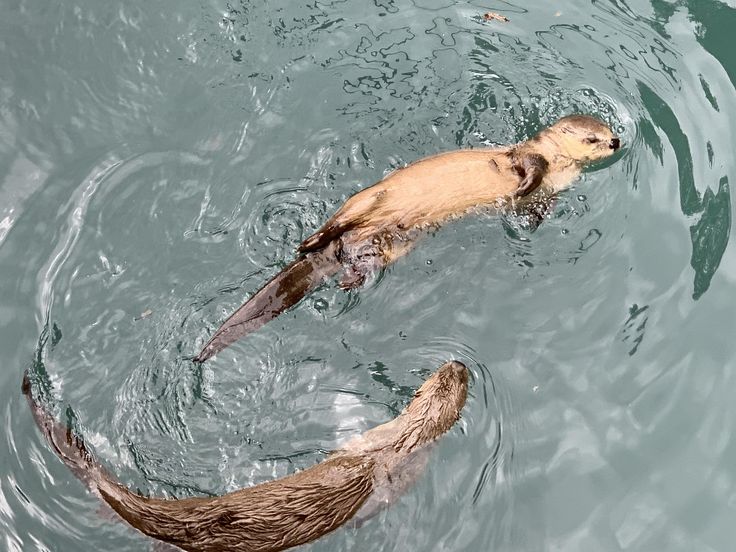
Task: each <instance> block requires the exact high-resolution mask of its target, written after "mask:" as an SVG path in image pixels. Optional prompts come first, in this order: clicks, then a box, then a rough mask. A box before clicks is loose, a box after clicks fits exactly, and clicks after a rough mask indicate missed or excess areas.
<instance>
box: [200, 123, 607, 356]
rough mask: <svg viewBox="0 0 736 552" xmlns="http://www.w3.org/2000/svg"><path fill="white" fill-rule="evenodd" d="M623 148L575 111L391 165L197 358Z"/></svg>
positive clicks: (553, 188)
mask: <svg viewBox="0 0 736 552" xmlns="http://www.w3.org/2000/svg"><path fill="white" fill-rule="evenodd" d="M619 146H620V142H619V139H618V138H617V137H616V136H614V134H613V133H612V132H611V130H610V129H609V128H608V127H607V126H606V125H605V124H604V123H603V122H601V121H599V120H598V119H595V118H593V117H589V116H586V115H571V116H568V117H564V118H562V119H560V120H559V121H557V122H556V123H555V124H554V125H552V126H551V127H549V128H547V129H545V130H543V131H541V132H540V133H539V134H537V135H536V136H534V137H533V138H532V139H530V140H528V141H526V142H522V143H520V144H516V145H514V146H509V147H503V148H493V149H486V150H459V151H453V152H448V153H442V154H439V155H435V156H433V157H427V158H425V159H422V160H420V161H417V162H415V163H412V164H411V165H409V166H407V167H406V168H403V169H399V170H397V171H395V172H393V173H391V174H390V175H388V176H387V177H386V178H384V179H383V180H381V181H380V182H378V183H377V184H374V185H373V186H371V187H370V188H366V189H365V190H363V191H361V192H358V193H357V194H355V195H354V196H352V197H351V198H350V199H348V200H347V201H346V202H345V204H344V205H343V206H342V207H341V208H340V209H339V210H338V211H337V213H335V214H334V215H333V216H332V217H331V218H330V219H329V220H328V221H327V222H326V223H325V224H324V226H322V228H320V229H319V230H318V231H317V232H316V233H315V234H313V235H312V236H310V237H309V238H307V239H306V240H304V242H303V243H302V244H301V245H300V246H299V254H300V255H299V257H298V258H297V259H296V261H294V262H293V263H291V264H290V265H288V266H287V267H286V268H285V269H284V270H282V271H281V272H280V273H279V274H277V275H276V276H275V277H274V278H273V279H272V280H271V281H270V282H268V283H267V284H266V285H265V286H264V287H263V288H261V289H260V290H259V291H258V292H256V293H255V294H254V295H252V296H251V297H250V299H248V301H246V302H245V303H244V304H243V305H242V306H241V307H240V308H239V309H238V310H237V311H235V313H233V314H232V315H231V316H230V317H229V318H228V319H227V320H226V321H225V322H224V323H223V324H222V326H220V328H219V329H218V330H217V331H216V332H215V333H214V335H213V336H212V338H211V339H210V340H209V341H208V342H207V344H206V345H205V346H204V347H203V348H202V351H201V352H200V353H199V355H197V356H196V357H195V358H194V361H195V362H204V361H205V360H207V359H208V358H210V357H211V356H213V355H215V354H217V353H218V352H219V351H221V350H222V349H224V348H225V347H227V346H228V345H230V344H231V343H233V342H234V341H236V340H237V339H239V338H240V337H243V336H245V335H247V334H249V333H250V332H253V331H255V330H257V329H258V328H260V327H261V326H262V325H263V324H265V323H266V322H268V321H270V320H272V319H273V318H275V317H276V316H278V314H280V313H281V312H282V311H284V310H285V309H287V308H289V307H291V306H293V305H295V304H296V303H297V302H298V301H299V300H300V299H301V298H302V297H304V295H305V294H307V293H308V292H309V291H311V290H313V289H314V288H315V287H317V286H318V285H319V284H320V283H321V282H323V281H324V280H325V279H327V278H329V277H331V276H333V275H334V274H336V273H338V272H340V270H342V271H343V276H342V280H341V283H340V285H341V287H343V288H353V287H356V286H359V285H361V284H362V283H363V281H364V279H365V277H366V276H367V275H368V274H370V273H371V272H372V271H375V270H376V269H380V268H383V267H385V266H387V265H388V264H390V263H392V262H393V261H394V260H395V259H397V258H398V257H400V256H402V255H404V254H405V253H407V252H408V251H409V250H410V249H411V248H412V247H413V245H414V242H415V241H416V239H417V238H418V237H419V236H420V235H422V234H423V233H424V232H425V231H426V230H427V229H432V228H437V227H439V226H440V225H442V224H443V223H445V222H447V221H449V220H452V219H455V218H458V217H460V216H462V215H465V214H466V213H468V212H471V211H473V210H474V209H478V208H486V209H487V208H496V209H502V208H504V206H506V205H509V204H514V205H523V204H525V203H529V202H530V201H538V200H540V198H545V197H547V198H549V197H550V196H553V195H554V194H556V193H557V192H559V191H561V190H564V189H565V188H567V187H568V186H570V184H571V183H572V181H573V180H574V178H575V177H576V176H577V175H578V174H580V171H581V168H582V167H583V165H585V164H586V163H590V162H592V161H597V160H599V159H603V158H605V157H608V156H610V155H611V154H613V153H614V152H615V151H616V150H617V149H618V148H619ZM535 190H538V193H536V194H533V196H534V197H531V196H530V194H531V193H532V192H534V191H535Z"/></svg>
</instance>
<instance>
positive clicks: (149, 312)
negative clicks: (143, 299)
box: [133, 309, 153, 322]
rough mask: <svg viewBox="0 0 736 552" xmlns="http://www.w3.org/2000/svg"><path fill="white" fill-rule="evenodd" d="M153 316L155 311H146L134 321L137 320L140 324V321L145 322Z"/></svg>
mask: <svg viewBox="0 0 736 552" xmlns="http://www.w3.org/2000/svg"><path fill="white" fill-rule="evenodd" d="M152 314H153V311H152V310H151V309H146V310H144V311H143V312H142V313H141V314H140V315H139V316H136V317H135V318H134V319H133V320H135V321H136V322H138V321H139V320H145V319H146V318H148V317H149V316H151V315H152Z"/></svg>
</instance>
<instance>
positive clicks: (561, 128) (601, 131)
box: [538, 115, 621, 163]
mask: <svg viewBox="0 0 736 552" xmlns="http://www.w3.org/2000/svg"><path fill="white" fill-rule="evenodd" d="M538 139H539V140H540V141H551V142H554V143H555V145H556V147H557V148H558V149H559V150H560V153H561V154H562V155H563V156H564V157H568V158H570V159H572V160H573V161H575V162H577V163H591V162H593V161H598V160H600V159H605V158H606V157H608V156H610V155H613V154H614V153H615V152H616V151H617V150H618V149H619V148H620V147H621V141H620V140H619V138H618V136H616V135H615V134H614V133H613V132H611V129H610V128H608V126H607V125H606V124H605V123H604V122H603V121H600V120H599V119H596V118H595V117H591V116H589V115H568V116H567V117H563V118H562V119H560V120H559V121H557V122H556V123H555V124H553V125H552V126H551V127H549V128H547V129H545V130H543V131H542V132H540V133H539V135H538Z"/></svg>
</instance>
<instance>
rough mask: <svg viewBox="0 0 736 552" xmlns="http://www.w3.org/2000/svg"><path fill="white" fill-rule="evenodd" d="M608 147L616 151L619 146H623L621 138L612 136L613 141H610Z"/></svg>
mask: <svg viewBox="0 0 736 552" xmlns="http://www.w3.org/2000/svg"><path fill="white" fill-rule="evenodd" d="M608 147H609V148H611V149H612V150H613V151H616V150H617V149H618V148H620V147H621V140H619V139H618V138H611V141H610V142H609V143H608Z"/></svg>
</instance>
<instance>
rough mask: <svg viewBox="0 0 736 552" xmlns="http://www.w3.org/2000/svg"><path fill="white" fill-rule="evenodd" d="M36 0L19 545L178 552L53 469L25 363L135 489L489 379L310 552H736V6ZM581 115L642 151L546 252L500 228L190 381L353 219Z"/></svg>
mask: <svg viewBox="0 0 736 552" xmlns="http://www.w3.org/2000/svg"><path fill="white" fill-rule="evenodd" d="M537 4H538V5H537ZM2 7H3V14H4V15H3V17H2V19H1V20H0V75H2V79H0V351H1V352H2V358H3V359H4V369H3V370H2V371H1V372H0V389H1V391H0V393H1V394H2V395H1V398H2V400H1V401H0V403H1V404H3V405H4V408H3V410H4V415H3V420H4V428H3V431H2V437H3V438H2V440H1V441H0V528H1V531H0V538H2V544H0V548H3V549H7V550H9V551H15V550H23V551H25V550H35V549H38V550H54V551H73V550H74V551H76V550H113V549H114V550H120V551H128V550H130V551H133V550H141V549H146V547H149V546H150V544H149V543H150V541H148V540H147V539H145V538H144V537H142V536H140V535H138V534H137V533H136V532H135V531H133V530H132V529H130V528H129V527H127V526H126V525H124V524H122V523H119V522H116V521H111V520H109V519H106V518H105V517H102V516H100V515H99V513H98V503H97V501H96V499H95V498H94V497H93V496H91V495H90V494H89V493H88V492H86V490H85V488H84V487H83V486H82V484H81V483H80V482H78V481H77V480H76V479H75V478H74V476H73V475H72V474H71V473H70V472H69V471H68V470H67V469H66V467H65V466H64V465H62V464H61V463H60V462H59V461H58V460H57V458H56V457H55V456H54V455H53V453H52V452H50V450H49V449H48V447H47V446H46V444H45V443H44V442H43V439H42V437H41V436H40V434H39V433H38V431H36V430H35V427H34V425H33V422H32V420H31V417H30V416H29V412H28V408H27V406H26V404H25V402H24V400H23V397H22V396H21V394H20V381H21V376H22V373H23V370H25V369H30V370H32V371H33V372H34V373H36V374H42V375H43V374H45V375H46V376H47V377H48V378H49V379H50V381H51V382H52V384H53V385H52V389H51V393H50V394H49V395H50V396H49V397H47V398H48V400H49V401H50V404H52V405H53V407H54V408H55V409H56V412H57V414H58V416H59V417H66V418H70V419H73V420H75V423H76V425H77V428H78V430H79V431H80V432H81V433H82V434H83V435H84V436H85V438H86V439H87V440H88V441H89V442H90V443H91V444H92V445H93V448H94V450H95V451H96V453H97V454H98V456H99V458H100V459H101V461H102V462H103V463H104V464H105V465H106V466H108V467H109V468H110V469H111V470H112V471H113V472H114V473H116V474H119V476H120V477H121V479H122V480H123V481H124V482H125V483H126V484H128V485H130V486H132V487H133V488H136V489H139V490H140V491H141V492H144V493H154V494H163V495H166V496H173V497H184V496H192V495H200V494H219V493H223V492H227V491H231V490H234V489H237V488H240V487H242V486H246V485H251V484H255V483H259V482H263V481H267V480H269V479H272V478H274V477H278V476H282V475H285V474H288V473H291V472H293V471H294V470H297V469H303V468H305V467H308V466H311V465H312V464H314V463H315V462H317V461H319V460H320V459H322V458H324V454H325V452H326V451H328V450H330V449H333V448H335V447H336V446H338V444H339V443H340V442H341V441H342V440H344V439H345V438H347V437H349V436H351V435H354V434H355V433H358V432H360V431H363V430H365V429H366V428H368V427H371V426H373V425H375V424H377V423H382V422H384V421H387V420H388V419H390V418H391V417H393V416H395V415H396V414H397V413H398V411H399V410H400V409H401V408H402V407H403V406H404V405H405V404H406V403H407V402H408V400H409V399H410V397H411V395H412V393H413V390H414V389H416V388H417V387H418V386H419V385H420V384H421V382H422V381H423V380H424V378H426V376H427V375H428V374H429V373H430V372H431V371H432V370H433V369H435V368H436V367H437V366H439V365H440V364H441V363H442V362H444V361H445V360H446V359H448V358H457V359H459V360H462V361H463V362H465V363H466V364H467V365H468V366H469V368H470V369H471V371H472V374H473V382H472V387H471V394H470V397H469V400H468V404H467V405H466V407H465V409H464V411H463V420H462V422H461V423H460V424H459V425H458V426H456V427H455V428H454V429H453V430H452V431H451V432H450V433H449V434H448V436H447V437H446V438H444V439H443V440H442V441H441V443H440V444H439V446H438V447H437V448H436V450H435V451H434V453H433V456H432V460H431V462H430V467H429V469H428V471H427V473H426V474H425V476H424V477H423V478H422V479H421V481H420V482H419V483H418V485H417V486H416V487H415V488H413V489H412V490H411V491H410V492H409V493H408V494H407V495H406V496H405V497H404V498H403V499H402V500H401V501H400V502H399V503H398V504H396V505H395V506H394V507H393V508H391V509H389V510H387V511H385V512H384V513H382V514H381V515H380V516H379V517H377V518H376V519H374V520H372V521H371V522H369V523H368V524H366V525H364V526H363V527H362V528H360V529H358V530H355V529H343V530H339V531H337V532H335V533H334V534H332V535H330V536H329V537H327V538H325V539H322V540H320V541H318V542H317V543H315V544H313V545H310V549H312V550H315V551H316V550H320V551H321V550H325V551H326V550H464V551H465V550H467V551H471V550H473V551H474V550H477V551H487V550H494V551H504V550H509V551H511V550H514V551H532V550H534V551H536V550H550V551H554V550H565V551H571V550H584V551H590V550H611V551H614V550H642V551H650V550H668V551H679V550H682V551H688V552H690V551H692V550H717V551H721V550H723V551H726V550H731V549H732V546H733V545H732V543H733V541H734V538H735V537H736V531H735V530H734V528H733V519H734V515H735V514H736V511H734V510H735V509H736V469H735V468H734V466H736V445H735V444H734V442H733V440H732V439H731V435H732V429H733V424H734V419H735V415H736V412H735V411H734V406H733V404H734V402H733V399H732V390H733V388H734V385H736V381H735V380H736V374H734V362H733V360H732V359H733V358H734V357H735V356H736V342H735V341H734V340H733V338H732V335H733V330H732V327H733V312H734V308H736V256H735V255H734V248H733V247H732V246H731V247H729V238H730V230H731V221H732V215H733V201H732V199H731V195H730V181H731V180H732V179H733V177H734V170H735V168H736V164H735V163H734V161H733V152H734V151H736V147H735V146H736V140H735V136H734V135H735V133H736V124H735V123H734V122H733V117H732V116H731V114H732V113H734V112H736V95H735V94H734V82H736V54H734V53H733V47H732V38H731V34H732V32H731V31H732V29H733V28H735V26H736V6H735V5H734V4H733V2H718V1H715V0H711V1H695V0H690V1H689V2H686V1H683V2H677V3H667V2H662V1H659V0H649V1H646V0H641V1H636V2H624V1H621V0H600V1H594V2H584V1H582V2H572V1H569V0H563V1H561V2H554V3H536V4H535V5H534V7H530V6H529V4H528V3H514V2H496V3H493V4H481V3H476V2H470V3H457V2H450V1H448V0H414V1H400V0H374V1H373V2H364V1H357V0H344V1H337V0H335V1H325V2H313V3H294V2H286V1H282V0H276V1H271V2H245V1H243V2H234V3H226V2H219V1H212V2H207V3H201V4H195V3H185V2H170V1H169V2H164V3H145V2H139V1H130V2H125V3H123V4H116V3H106V2H93V1H91V0H80V1H79V2H76V3H74V4H68V3H56V4H52V5H50V4H48V3H44V2H40V1H39V0H21V1H19V2H13V1H9V0H5V1H4V2H2ZM488 10H493V11H496V12H499V13H501V14H503V15H505V16H507V17H508V18H509V19H510V21H509V22H508V23H501V22H497V21H491V22H488V21H485V20H484V18H483V14H484V13H485V12H486V11H488ZM571 112H584V113H590V114H593V115H597V116H599V117H601V118H603V119H604V120H606V121H607V122H608V123H609V124H610V125H611V126H612V128H614V129H616V131H617V132H619V133H620V134H621V136H622V139H623V141H624V142H625V144H626V147H625V149H624V151H623V152H622V153H620V154H619V155H617V157H616V160H615V161H613V162H610V163H606V164H604V165H603V166H599V167H597V168H596V170H593V171H590V172H587V173H586V174H585V175H584V176H583V177H582V178H581V179H580V181H579V182H577V183H576V185H575V187H574V189H573V190H571V191H569V192H567V193H565V194H564V195H563V196H562V197H561V198H560V199H559V201H558V203H557V205H556V207H555V210H554V213H553V216H552V217H551V219H550V220H547V221H545V223H544V224H543V225H542V226H541V227H540V228H539V229H538V230H537V231H536V232H530V231H529V230H528V229H527V228H525V227H524V225H523V224H520V223H519V221H518V220H514V219H509V220H502V219H500V218H497V217H487V216H485V217H484V216H480V217H475V218H469V219H466V220H464V221H461V222H459V223H456V224H453V225H450V226H448V227H446V228H444V229H443V230H441V231H440V232H437V233H436V234H435V235H433V236H431V237H430V238H428V239H426V240H424V241H423V242H422V243H421V244H420V246H419V247H418V248H417V249H416V250H415V251H414V252H412V254H411V255H409V256H408V257H406V258H404V259H402V260H401V261H400V262H398V263H397V264H395V265H394V266H393V267H391V268H390V269H389V270H388V271H386V273H385V274H383V275H382V276H381V277H380V278H378V279H376V281H375V282H373V283H372V284H371V285H369V286H368V287H367V288H365V289H362V290H360V291H357V292H351V293H348V294H346V293H343V292H341V291H339V290H337V289H335V287H334V286H325V287H323V288H321V289H320V290H318V291H317V292H316V293H314V294H313V295H312V296H310V297H309V298H308V299H306V300H305V301H304V302H302V303H301V304H300V305H299V306H298V307H297V308H295V309H294V310H292V311H290V312H289V313H287V314H285V315H284V316H282V317H280V318H279V319H278V320H277V321H275V322H274V323H272V324H270V325H268V326H266V327H264V328H263V329H262V330H260V331H259V332H257V333H256V334H254V335H252V336H250V337H249V338H248V339H246V340H244V341H242V342H239V343H238V344H237V345H236V346H234V347H232V348H231V349H229V350H227V351H226V352H224V353H222V354H220V355H219V356H218V358H217V359H216V360H215V361H213V362H208V363H207V364H206V365H204V367H202V368H198V367H196V366H195V365H193V364H192V363H191V362H190V361H189V360H188V359H189V358H190V357H191V356H192V355H193V354H195V353H196V352H197V351H198V349H199V347H200V346H201V345H202V344H203V343H204V342H205V341H206V339H207V337H208V336H209V335H210V334H211V333H212V332H213V331H214V329H215V328H216V327H217V326H218V325H219V323H220V322H221V321H222V320H223V318H224V317H225V316H226V315H227V314H228V313H229V312H231V311H232V310H233V309H234V308H235V307H236V306H238V305H239V304H240V303H241V301H242V300H243V299H244V298H245V297H246V296H247V295H248V294H250V293H252V292H253V291H255V290H256V289H257V288H258V287H259V286H260V285H261V284H262V283H263V282H264V281H265V279H267V278H268V277H270V276H271V275H272V274H274V273H275V272H276V271H278V270H279V269H280V268H281V267H283V266H284V265H285V264H286V263H287V262H289V261H290V260H291V259H292V257H293V251H294V248H295V247H296V245H297V244H298V243H299V242H300V241H301V240H302V239H303V238H305V237H306V236H307V235H309V234H310V233H311V232H312V231H313V230H314V229H316V228H317V227H318V226H319V224H320V223H321V222H322V221H324V220H325V219H326V217H328V216H329V215H330V214H331V213H332V212H334V210H335V209H336V208H337V207H338V206H339V205H340V204H341V203H342V202H343V201H344V200H345V199H346V198H347V197H348V196H349V195H350V194H352V193H354V192H355V191H357V190H359V189H361V188H362V187H364V186H366V185H368V184H370V183H372V182H374V181H376V180H378V179H380V178H381V177H382V176H384V175H385V174H386V173H387V172H389V171H391V170H393V169H394V168H396V167H400V166H402V165H404V164H406V163H408V162H411V161H413V160H416V159H419V158H421V157H423V156H426V155H430V154H433V153H436V152H439V151H445V150H449V149H454V148H458V147H482V146H487V145H497V144H507V143H510V142H515V141H518V140H523V139H525V138H528V137H529V136H531V135H533V134H534V133H535V132H536V131H537V130H539V129H540V128H542V127H544V126H545V125H548V124H551V123H552V122H554V121H555V120H556V119H557V118H558V117H560V116H562V115H564V114H568V113H571Z"/></svg>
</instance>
